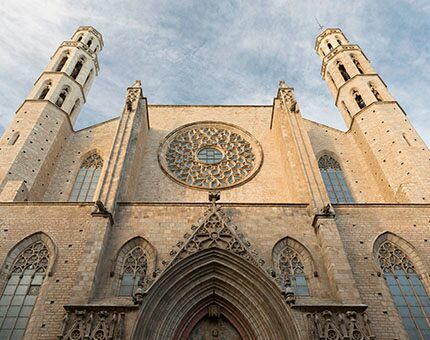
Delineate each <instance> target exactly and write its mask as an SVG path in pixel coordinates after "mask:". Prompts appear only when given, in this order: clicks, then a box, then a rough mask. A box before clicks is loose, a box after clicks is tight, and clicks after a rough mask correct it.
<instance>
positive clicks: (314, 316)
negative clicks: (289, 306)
mask: <svg viewBox="0 0 430 340" xmlns="http://www.w3.org/2000/svg"><path fill="white" fill-rule="evenodd" d="M306 316H307V318H308V321H309V329H310V332H311V339H315V340H346V339H348V340H370V339H375V336H373V335H372V332H371V329H370V321H369V319H368V318H367V315H366V313H357V312H354V311H348V312H346V313H336V312H331V311H329V310H325V311H323V312H316V313H308V314H307V315H306Z"/></svg>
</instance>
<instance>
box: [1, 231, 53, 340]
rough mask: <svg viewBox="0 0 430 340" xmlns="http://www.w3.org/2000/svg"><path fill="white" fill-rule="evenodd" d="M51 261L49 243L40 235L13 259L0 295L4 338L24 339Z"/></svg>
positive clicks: (2, 336)
mask: <svg viewBox="0 0 430 340" xmlns="http://www.w3.org/2000/svg"><path fill="white" fill-rule="evenodd" d="M49 262H50V254H49V250H48V247H47V245H46V244H45V243H44V242H43V241H42V240H41V239H40V238H39V240H37V241H35V242H32V243H30V244H29V245H28V246H27V247H26V248H24V249H23V250H22V251H21V253H19V255H18V257H17V258H16V259H15V261H14V262H13V265H12V267H11V270H10V273H9V276H8V279H7V282H6V286H5V288H4V290H3V294H2V296H1V299H0V339H5V340H6V339H21V338H22V336H23V335H24V332H25V329H26V326H27V322H28V319H29V318H30V315H31V312H32V310H33V306H34V304H35V302H36V298H37V296H38V294H39V290H40V288H41V286H42V283H43V279H44V277H45V275H46V272H47V270H48V265H49Z"/></svg>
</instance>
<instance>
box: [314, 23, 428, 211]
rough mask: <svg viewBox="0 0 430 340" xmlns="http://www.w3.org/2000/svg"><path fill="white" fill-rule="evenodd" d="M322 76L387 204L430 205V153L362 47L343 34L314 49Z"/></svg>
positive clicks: (320, 40)
mask: <svg viewBox="0 0 430 340" xmlns="http://www.w3.org/2000/svg"><path fill="white" fill-rule="evenodd" d="M315 50H316V52H317V54H318V55H319V56H320V57H321V59H322V66H321V75H322V77H323V79H324V80H325V81H327V83H328V86H329V89H330V91H331V93H332V95H333V97H334V99H335V104H336V106H337V107H338V108H339V110H340V112H341V113H342V116H343V118H344V120H345V123H346V125H347V127H348V128H349V130H350V131H349V132H350V133H351V134H352V135H353V137H354V138H355V140H356V142H357V144H358V146H359V147H360V149H361V150H362V152H363V154H364V156H365V158H366V160H367V162H368V165H369V167H370V169H371V170H372V175H374V176H375V177H376V178H377V181H378V183H379V185H380V189H381V191H382V192H383V194H384V196H385V199H386V201H388V202H393V201H395V202H415V203H426V202H428V200H430V184H429V183H430V174H429V171H428V168H429V166H430V152H429V150H428V148H427V146H426V145H425V143H424V142H423V140H422V139H421V138H420V137H419V135H418V134H417V132H416V131H415V129H414V128H413V126H412V125H411V123H410V122H409V120H408V119H407V117H406V113H405V112H404V111H403V109H402V108H401V106H400V105H399V104H398V103H397V101H396V100H395V99H394V98H393V96H392V95H391V94H390V92H389V91H388V89H387V86H386V85H385V83H384V81H383V80H382V79H381V77H380V76H379V75H378V74H377V73H376V72H375V70H374V69H373V67H372V65H371V64H370V61H369V60H368V59H367V57H366V55H365V54H364V53H363V51H362V50H361V48H360V47H359V46H358V45H355V44H351V43H349V41H348V39H347V38H346V37H345V35H344V34H343V33H342V31H341V30H340V29H338V28H327V29H325V30H324V31H323V32H321V33H320V34H319V35H318V37H317V40H316V43H315Z"/></svg>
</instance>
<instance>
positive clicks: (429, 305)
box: [378, 241, 430, 339]
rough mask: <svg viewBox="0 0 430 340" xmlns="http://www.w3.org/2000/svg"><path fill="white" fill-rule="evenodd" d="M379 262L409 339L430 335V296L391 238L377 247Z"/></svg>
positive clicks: (408, 261) (424, 337)
mask: <svg viewBox="0 0 430 340" xmlns="http://www.w3.org/2000/svg"><path fill="white" fill-rule="evenodd" d="M378 262H379V266H380V267H381V270H382V272H383V273H384V278H385V281H386V282H387V285H388V288H389V290H390V293H391V296H392V298H393V300H394V304H395V305H396V308H397V311H398V312H399V315H400V317H401V319H402V320H403V325H404V326H405V329H406V331H407V332H408V335H409V337H410V338H411V339H428V336H429V335H430V299H429V296H428V294H427V293H426V291H425V289H424V285H423V283H422V281H421V279H420V277H419V275H418V274H417V272H416V271H415V268H414V265H413V264H412V262H411V261H410V259H409V258H408V257H407V256H406V254H405V253H404V252H403V251H402V250H401V249H400V248H398V247H396V246H395V245H394V244H393V243H391V242H390V241H385V242H384V243H382V244H381V245H380V247H379V249H378Z"/></svg>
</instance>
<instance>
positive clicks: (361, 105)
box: [352, 91, 366, 109]
mask: <svg viewBox="0 0 430 340" xmlns="http://www.w3.org/2000/svg"><path fill="white" fill-rule="evenodd" d="M352 95H353V96H354V99H355V102H356V103H357V105H358V107H359V108H360V109H364V108H365V107H366V103H365V102H364V100H363V97H362V96H361V95H360V94H359V93H358V92H357V91H353V92H352Z"/></svg>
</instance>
